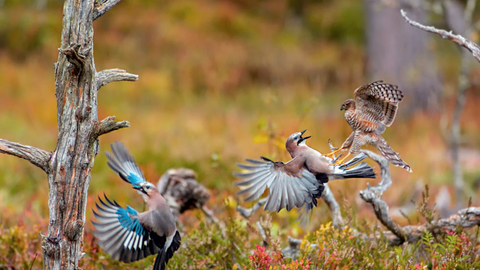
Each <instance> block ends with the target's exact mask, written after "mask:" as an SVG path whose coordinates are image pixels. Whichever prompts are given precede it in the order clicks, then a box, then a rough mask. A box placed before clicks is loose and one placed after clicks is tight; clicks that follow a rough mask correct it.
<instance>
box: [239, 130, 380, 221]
mask: <svg viewBox="0 0 480 270" xmlns="http://www.w3.org/2000/svg"><path fill="white" fill-rule="evenodd" d="M305 131H306V130H304V131H302V132H296V133H294V134H292V135H290V137H289V138H288V139H287V142H286V148H287V151H288V152H289V153H290V156H291V157H292V159H291V160H290V161H288V162H287V163H283V162H281V161H276V162H275V161H272V160H270V159H268V158H265V157H260V158H261V159H262V160H254V159H246V161H247V162H249V163H250V164H240V163H239V164H237V166H238V167H240V168H241V169H243V172H235V173H234V174H233V175H234V176H235V177H238V178H243V180H241V181H237V182H234V184H235V185H236V186H239V187H241V188H243V189H241V190H240V191H238V192H237V194H239V195H245V194H246V195H248V196H247V197H246V198H245V201H247V202H251V201H256V200H257V199H259V198H260V196H262V194H263V193H264V191H265V189H266V188H267V187H268V188H269V189H270V192H269V194H268V196H267V197H266V202H265V206H264V210H267V211H269V212H278V211H280V210H281V209H283V208H286V209H287V211H290V210H291V209H292V208H294V207H296V208H299V209H300V211H301V214H300V218H299V219H300V223H301V224H302V225H304V224H305V223H306V222H308V217H309V213H310V211H311V210H312V209H313V207H314V206H317V199H318V198H320V197H321V196H322V192H323V190H324V184H325V183H327V182H328V181H330V180H334V179H346V178H375V173H374V171H373V168H372V167H370V166H369V165H367V163H365V162H362V163H361V164H359V165H357V164H358V163H359V162H360V161H362V160H363V159H365V158H366V157H367V156H366V155H365V154H364V153H361V154H359V155H357V156H356V157H355V158H353V159H352V160H350V161H348V162H346V163H345V164H342V165H337V164H334V163H335V162H334V160H333V159H330V158H327V157H325V156H323V155H322V154H321V153H320V152H318V151H317V150H315V149H313V148H310V147H309V146H307V145H306V143H305V141H306V140H307V139H308V138H310V137H311V136H308V137H302V136H303V134H304V133H305ZM355 165H357V166H355ZM352 166H355V167H353V168H349V167H352ZM303 210H305V211H303Z"/></svg>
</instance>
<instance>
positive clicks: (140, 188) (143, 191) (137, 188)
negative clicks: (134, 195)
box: [133, 186, 148, 195]
mask: <svg viewBox="0 0 480 270" xmlns="http://www.w3.org/2000/svg"><path fill="white" fill-rule="evenodd" d="M133 188H134V189H136V190H138V191H140V192H142V193H145V195H148V194H147V192H145V190H143V188H142V187H141V186H140V187H135V186H134V187H133Z"/></svg>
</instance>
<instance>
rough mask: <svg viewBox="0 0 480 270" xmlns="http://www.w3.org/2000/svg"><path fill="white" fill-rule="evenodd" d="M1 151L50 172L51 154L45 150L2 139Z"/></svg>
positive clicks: (0, 140) (0, 143)
mask: <svg viewBox="0 0 480 270" xmlns="http://www.w3.org/2000/svg"><path fill="white" fill-rule="evenodd" d="M0 153H2V154H7V155H12V156H16V157H19V158H23V159H25V160H28V161H30V163H32V164H33V165H35V166H37V167H39V168H41V169H42V170H44V171H45V172H46V173H48V172H49V167H48V160H49V159H50V157H51V155H50V153H49V152H47V151H45V150H42V149H39V148H36V147H33V146H29V145H23V144H19V143H15V142H10V141H7V140H3V139H0Z"/></svg>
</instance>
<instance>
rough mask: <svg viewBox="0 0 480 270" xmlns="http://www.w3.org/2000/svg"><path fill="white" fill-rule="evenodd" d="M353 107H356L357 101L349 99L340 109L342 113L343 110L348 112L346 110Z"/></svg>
mask: <svg viewBox="0 0 480 270" xmlns="http://www.w3.org/2000/svg"><path fill="white" fill-rule="evenodd" d="M353 106H355V100H353V99H347V100H345V101H344V102H343V103H342V107H340V111H343V110H345V111H346V110H348V109H350V107H353Z"/></svg>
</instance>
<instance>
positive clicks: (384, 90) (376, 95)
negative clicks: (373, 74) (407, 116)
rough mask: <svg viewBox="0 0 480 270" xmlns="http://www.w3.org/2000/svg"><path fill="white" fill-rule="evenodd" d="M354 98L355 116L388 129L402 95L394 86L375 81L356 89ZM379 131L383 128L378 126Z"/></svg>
mask: <svg viewBox="0 0 480 270" xmlns="http://www.w3.org/2000/svg"><path fill="white" fill-rule="evenodd" d="M354 97H355V103H356V111H357V115H359V116H360V117H361V118H362V119H363V120H366V121H371V122H374V123H377V124H378V123H381V124H383V125H384V126H386V127H389V126H391V125H392V123H393V121H394V120H395V116H396V114H397V109H398V103H399V102H400V101H402V100H403V93H402V91H400V90H399V89H398V86H396V85H392V84H388V83H384V82H383V81H376V82H373V83H370V84H368V85H364V86H361V87H359V88H357V89H356V90H355V92H354ZM380 130H384V128H383V127H382V126H380ZM382 132H383V131H382ZM380 133H381V132H380Z"/></svg>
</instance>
